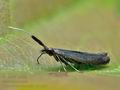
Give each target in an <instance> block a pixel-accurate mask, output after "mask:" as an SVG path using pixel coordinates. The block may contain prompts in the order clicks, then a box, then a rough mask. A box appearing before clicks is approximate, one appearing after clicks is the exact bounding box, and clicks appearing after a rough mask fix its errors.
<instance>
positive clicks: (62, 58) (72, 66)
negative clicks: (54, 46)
mask: <svg viewBox="0 0 120 90" xmlns="http://www.w3.org/2000/svg"><path fill="white" fill-rule="evenodd" d="M60 57H61V58H62V59H63V60H64V61H65V62H66V63H67V64H68V65H69V66H70V67H72V68H73V69H74V70H75V71H77V72H80V71H79V70H78V69H76V68H75V67H74V66H72V65H71V63H70V62H67V61H66V60H65V58H63V57H62V56H60Z"/></svg>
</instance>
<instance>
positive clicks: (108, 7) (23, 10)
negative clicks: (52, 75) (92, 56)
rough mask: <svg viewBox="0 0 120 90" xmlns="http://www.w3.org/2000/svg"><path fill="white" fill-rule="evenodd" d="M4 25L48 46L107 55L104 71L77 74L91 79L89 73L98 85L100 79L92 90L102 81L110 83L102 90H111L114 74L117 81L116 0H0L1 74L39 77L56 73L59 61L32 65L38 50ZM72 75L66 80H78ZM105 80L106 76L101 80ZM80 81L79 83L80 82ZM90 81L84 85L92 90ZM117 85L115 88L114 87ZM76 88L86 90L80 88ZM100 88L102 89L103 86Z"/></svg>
mask: <svg viewBox="0 0 120 90" xmlns="http://www.w3.org/2000/svg"><path fill="white" fill-rule="evenodd" d="M8 26H13V27H18V28H23V29H24V30H25V31H27V32H30V33H32V34H34V35H35V36H37V37H38V38H39V39H41V40H42V41H43V42H45V44H46V45H48V46H49V47H55V48H64V49H71V50H77V51H87V52H108V54H109V56H110V58H111V62H110V63H109V64H108V65H106V66H105V67H104V68H99V69H98V68H95V67H87V66H81V67H80V70H81V71H83V72H85V73H86V74H87V75H86V76H84V75H83V76H82V75H80V76H81V77H83V78H85V77H87V78H88V79H90V78H91V77H89V74H90V75H91V74H92V75H93V76H95V80H96V82H97V83H98V82H99V80H100V82H99V83H98V84H96V86H92V87H93V88H91V90H94V89H95V90H98V89H96V88H97V87H98V86H99V84H101V83H103V81H104V80H106V81H104V83H108V85H110V87H107V89H109V90H112V84H113V83H112V82H113V81H115V80H116V79H115V80H114V79H113V78H116V76H117V77H118V78H117V80H118V79H119V75H120V48H119V46H120V42H119V40H120V1H119V0H0V73H1V74H2V75H9V74H15V75H17V74H35V75H38V74H41V73H44V72H51V71H53V72H57V71H58V69H59V68H60V63H57V62H56V61H55V60H54V58H52V57H49V56H48V55H44V56H43V57H41V59H40V62H41V65H37V63H36V58H37V57H38V55H39V54H40V49H42V47H40V46H39V45H38V44H37V43H36V42H34V41H33V40H32V39H31V38H30V36H29V35H27V34H26V33H24V32H19V31H14V30H11V29H8ZM68 71H69V68H68ZM96 74H97V76H96ZM72 75H73V74H71V72H69V75H68V77H69V78H73V77H74V76H76V77H78V76H79V75H78V74H76V73H75V74H74V75H73V77H72ZM104 75H105V76H104ZM108 76H109V78H106V77H108ZM48 77H49V75H48ZM65 80H66V78H65ZM80 80H81V81H84V79H81V78H80ZM102 80H103V81H102ZM46 81H47V80H46ZM81 81H78V82H79V83H80V82H81ZM90 81H91V80H88V81H84V83H87V84H88V85H87V86H88V87H91V85H90V84H89V83H90ZM60 82H62V81H60ZM71 82H72V81H71ZM96 82H94V83H96ZM118 82H119V81H118ZM69 84H70V83H68V85H69ZM60 85H61V84H60ZM53 86H54V85H53ZM114 86H115V85H114ZM114 86H113V87H114ZM48 87H49V86H48ZM60 87H61V86H60ZM73 87H74V85H73ZM94 87H95V88H94ZM116 87H119V85H118V86H117V84H116ZM33 88H34V85H33ZM81 88H82V89H85V90H86V89H88V88H85V87H84V85H83V86H82V87H81ZM110 88H111V89H110ZM64 89H65V88H64ZM103 89H104V90H106V87H105V86H104V85H103V88H102V90H103ZM19 90H22V89H19ZM25 90H27V89H25ZM28 90H29V89H28ZM31 90H32V89H31ZM45 90H47V89H45ZM71 90H72V89H71ZM100 90H101V89H100ZM118 90H119V89H118Z"/></svg>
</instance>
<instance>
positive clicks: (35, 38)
mask: <svg viewBox="0 0 120 90" xmlns="http://www.w3.org/2000/svg"><path fill="white" fill-rule="evenodd" d="M31 37H32V39H33V40H35V41H36V42H37V43H38V44H40V45H41V46H43V47H44V48H45V49H48V47H47V46H45V45H44V44H43V42H42V41H41V40H39V39H38V38H37V37H35V36H34V35H32V36H31Z"/></svg>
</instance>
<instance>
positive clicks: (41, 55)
mask: <svg viewBox="0 0 120 90" xmlns="http://www.w3.org/2000/svg"><path fill="white" fill-rule="evenodd" d="M43 54H44V53H41V54H40V55H39V57H38V58H37V63H38V64H40V63H39V58H40V57H41V56H42V55H43Z"/></svg>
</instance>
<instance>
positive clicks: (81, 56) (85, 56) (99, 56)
mask: <svg viewBox="0 0 120 90" xmlns="http://www.w3.org/2000/svg"><path fill="white" fill-rule="evenodd" d="M54 52H55V53H56V54H57V55H60V56H62V57H64V58H66V59H68V60H74V61H75V62H79V63H88V64H100V63H104V61H105V60H104V59H105V57H107V53H88V52H79V51H72V50H64V49H57V48H54Z"/></svg>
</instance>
